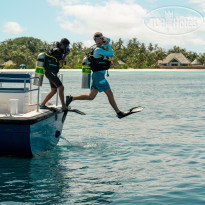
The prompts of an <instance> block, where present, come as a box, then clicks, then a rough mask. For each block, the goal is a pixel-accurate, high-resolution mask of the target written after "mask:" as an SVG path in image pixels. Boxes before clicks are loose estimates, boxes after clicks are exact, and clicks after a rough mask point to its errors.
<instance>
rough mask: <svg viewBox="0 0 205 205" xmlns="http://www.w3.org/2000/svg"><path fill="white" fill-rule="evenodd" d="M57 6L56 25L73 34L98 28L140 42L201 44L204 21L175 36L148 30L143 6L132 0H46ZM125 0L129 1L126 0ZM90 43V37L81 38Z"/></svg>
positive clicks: (92, 31)
mask: <svg viewBox="0 0 205 205" xmlns="http://www.w3.org/2000/svg"><path fill="white" fill-rule="evenodd" d="M47 1H48V2H53V3H56V4H58V5H59V6H61V9H62V12H61V16H58V18H57V19H58V21H59V22H60V26H61V27H62V28H63V29H64V30H68V31H69V32H72V33H74V34H90V35H92V34H93V33H95V32H96V31H101V32H102V33H103V34H104V35H105V36H108V37H111V38H115V39H116V38H125V39H130V38H133V37H136V38H138V39H139V40H140V41H141V42H144V41H145V42H152V43H156V44H159V46H160V47H163V46H166V47H167V46H173V45H179V46H183V47H186V46H191V45H190V44H193V45H195V46H196V45H204V44H205V42H204V39H203V33H204V24H203V25H202V26H201V27H200V28H199V30H197V31H195V32H192V33H189V34H184V35H178V36H168V35H163V34H159V33H156V32H153V31H151V30H149V29H148V28H147V27H146V26H145V24H144V19H145V17H146V14H147V10H146V9H145V8H143V7H141V6H140V5H138V4H137V3H135V1H134V0H124V2H122V1H118V0H109V1H106V2H105V1H104V3H103V2H101V3H98V1H95V2H94V1H93V2H92V0H87V1H84V3H82V1H78V0H47ZM152 1H153V0H152ZM190 1H192V3H196V2H198V3H202V4H203V3H204V4H205V2H203V1H204V0H203V1H202V0H201V1H200V0H190ZM128 2H129V3H128ZM84 44H85V45H91V44H92V43H91V42H90V41H86V42H84Z"/></svg>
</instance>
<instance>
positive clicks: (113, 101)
mask: <svg viewBox="0 0 205 205" xmlns="http://www.w3.org/2000/svg"><path fill="white" fill-rule="evenodd" d="M105 94H106V95H107V98H108V100H109V103H110V105H111V106H112V108H113V109H114V110H115V112H116V113H119V112H120V110H119V108H118V107H117V104H116V102H115V99H114V95H113V92H112V91H111V89H108V90H106V91H105Z"/></svg>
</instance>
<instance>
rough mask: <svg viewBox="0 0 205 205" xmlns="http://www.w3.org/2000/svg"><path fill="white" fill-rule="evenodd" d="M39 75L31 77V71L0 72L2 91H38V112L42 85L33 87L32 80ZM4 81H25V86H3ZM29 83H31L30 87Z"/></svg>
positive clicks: (0, 88) (0, 91)
mask: <svg viewBox="0 0 205 205" xmlns="http://www.w3.org/2000/svg"><path fill="white" fill-rule="evenodd" d="M36 78H38V77H31V74H29V73H23V74H22V73H0V84H1V87H0V93H28V92H33V91H37V112H38V111H39V106H38V104H39V97H40V85H38V86H37V88H34V89H33V88H32V83H31V81H32V80H33V79H36ZM2 83H21V84H22V83H23V87H15V88H14V87H3V86H2ZM27 83H29V84H30V88H29V89H28V87H27ZM29 101H30V104H31V95H30V99H29Z"/></svg>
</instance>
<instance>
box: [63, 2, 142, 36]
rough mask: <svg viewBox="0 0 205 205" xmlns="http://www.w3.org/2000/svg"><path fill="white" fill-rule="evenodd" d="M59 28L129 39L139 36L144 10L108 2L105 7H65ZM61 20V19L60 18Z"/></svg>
mask: <svg viewBox="0 0 205 205" xmlns="http://www.w3.org/2000/svg"><path fill="white" fill-rule="evenodd" d="M62 10H63V15H64V19H65V20H64V21H63V22H61V23H60V25H61V27H62V28H64V29H66V30H69V31H71V32H74V33H78V34H80V33H88V34H93V33H94V32H96V31H100V30H101V31H104V32H105V33H106V35H110V36H122V37H127V36H128V35H129V36H130V37H131V36H133V35H136V34H139V33H140V32H141V31H140V28H141V27H142V26H143V21H144V16H145V15H146V10H145V9H143V8H142V7H141V6H139V5H137V4H126V3H119V2H117V1H110V2H107V3H105V5H95V6H94V5H89V4H77V5H65V6H63V7H62ZM62 19H63V18H62Z"/></svg>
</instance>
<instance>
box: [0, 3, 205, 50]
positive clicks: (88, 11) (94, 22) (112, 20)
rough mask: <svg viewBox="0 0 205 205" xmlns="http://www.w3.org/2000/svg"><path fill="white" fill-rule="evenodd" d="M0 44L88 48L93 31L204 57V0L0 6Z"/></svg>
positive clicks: (126, 40)
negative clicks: (17, 41) (65, 42)
mask: <svg viewBox="0 0 205 205" xmlns="http://www.w3.org/2000/svg"><path fill="white" fill-rule="evenodd" d="M0 9H1V12H0V42H2V41H5V40H8V39H14V38H17V37H25V36H26V37H34V38H39V39H41V40H42V41H46V42H48V43H51V42H54V41H60V39H61V38H64V37H66V38H68V39H69V40H70V42H71V43H74V42H83V43H84V45H85V46H91V45H93V43H94V42H93V34H94V33H95V32H97V31H100V32H102V33H103V35H104V36H106V37H109V38H111V39H112V40H114V41H117V40H118V39H119V38H122V39H123V41H124V43H125V44H126V43H127V42H128V40H129V39H132V38H137V39H138V40H139V41H140V42H143V43H145V44H147V45H148V44H149V43H152V44H158V46H159V47H162V48H163V49H165V50H168V49H170V48H172V47H173V46H174V45H177V46H180V47H182V48H185V49H187V50H188V51H193V52H197V53H205V38H204V33H205V21H204V15H205V0H143V1H142V0H107V1H105V0H7V1H5V0H0Z"/></svg>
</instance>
